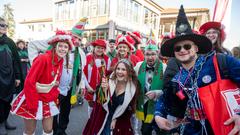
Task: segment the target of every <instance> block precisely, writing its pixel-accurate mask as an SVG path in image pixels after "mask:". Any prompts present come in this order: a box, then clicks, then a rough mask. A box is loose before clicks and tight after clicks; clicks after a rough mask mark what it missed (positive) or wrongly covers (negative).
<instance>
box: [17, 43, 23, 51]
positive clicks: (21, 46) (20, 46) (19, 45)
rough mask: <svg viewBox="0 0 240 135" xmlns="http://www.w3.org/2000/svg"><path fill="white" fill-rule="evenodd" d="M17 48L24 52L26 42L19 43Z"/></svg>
mask: <svg viewBox="0 0 240 135" xmlns="http://www.w3.org/2000/svg"><path fill="white" fill-rule="evenodd" d="M17 47H18V48H19V49H21V50H23V49H24V47H25V43H24V42H19V43H18V44H17Z"/></svg>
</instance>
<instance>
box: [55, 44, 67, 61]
mask: <svg viewBox="0 0 240 135" xmlns="http://www.w3.org/2000/svg"><path fill="white" fill-rule="evenodd" d="M68 51H69V45H68V44H67V43H66V42H58V43H57V46H56V54H57V55H58V57H59V58H63V57H65V56H66V55H67V53H68Z"/></svg>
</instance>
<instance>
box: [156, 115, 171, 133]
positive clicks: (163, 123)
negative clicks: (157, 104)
mask: <svg viewBox="0 0 240 135" xmlns="http://www.w3.org/2000/svg"><path fill="white" fill-rule="evenodd" d="M155 121H156V123H157V125H158V127H159V128H161V129H164V130H171V129H172V128H171V123H170V121H169V120H167V119H165V118H163V117H160V116H155Z"/></svg>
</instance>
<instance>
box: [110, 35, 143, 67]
mask: <svg viewBox="0 0 240 135" xmlns="http://www.w3.org/2000/svg"><path fill="white" fill-rule="evenodd" d="M134 43H135V41H134V40H133V39H132V37H131V36H129V35H121V34H120V35H118V37H117V39H116V46H117V47H118V45H119V44H126V45H127V46H128V47H129V50H130V52H128V53H127V54H126V56H125V57H124V58H125V59H128V60H129V61H130V62H131V63H132V65H133V66H136V64H137V63H138V62H140V61H141V60H140V59H139V58H138V57H137V56H136V55H133V54H132V53H131V52H134V51H135V50H136V48H135V47H134ZM118 60H120V58H119V57H118V55H117V57H115V58H113V60H112V62H111V66H110V67H111V68H110V69H114V66H115V65H116V64H117V63H118Z"/></svg>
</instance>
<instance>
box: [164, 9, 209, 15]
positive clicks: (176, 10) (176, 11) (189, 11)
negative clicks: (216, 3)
mask: <svg viewBox="0 0 240 135" xmlns="http://www.w3.org/2000/svg"><path fill="white" fill-rule="evenodd" d="M184 10H185V12H186V13H199V12H209V9H208V8H184ZM178 12H179V9H178V8H165V9H164V10H163V11H162V15H164V14H178Z"/></svg>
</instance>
